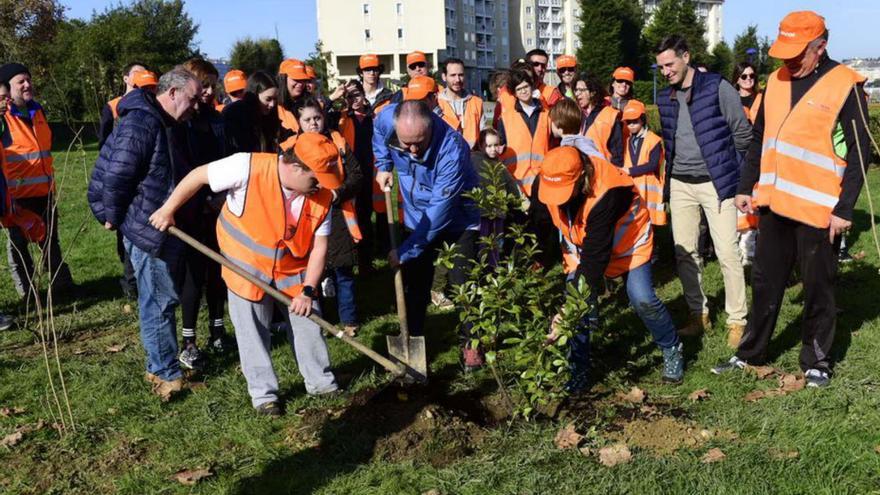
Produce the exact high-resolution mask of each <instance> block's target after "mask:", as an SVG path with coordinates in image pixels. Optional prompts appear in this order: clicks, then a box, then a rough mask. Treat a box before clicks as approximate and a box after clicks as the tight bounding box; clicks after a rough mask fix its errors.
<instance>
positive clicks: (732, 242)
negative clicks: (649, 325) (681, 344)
mask: <svg viewBox="0 0 880 495" xmlns="http://www.w3.org/2000/svg"><path fill="white" fill-rule="evenodd" d="M671 180H672V182H671V183H670V198H669V211H670V214H671V215H672V239H673V241H674V242H675V258H676V262H677V264H678V277H679V278H680V279H681V285H682V288H683V290H684V297H685V300H686V301H687V304H688V308H690V310H691V313H695V314H700V313H708V312H709V307H708V305H707V299H706V294H705V293H704V292H703V287H702V285H701V284H702V268H701V265H700V255H699V253H698V251H697V244H698V241H699V237H700V209H701V208H702V210H703V211H704V212H705V214H706V220H707V221H708V223H709V234H710V235H711V236H712V242H713V243H714V244H715V255H716V256H717V257H718V263H719V264H720V265H721V274H722V276H723V277H724V309H725V311H726V312H727V323H728V324H734V323H735V324H739V325H745V324H746V315H747V313H748V305H747V302H746V281H745V275H744V273H743V267H742V264H741V262H740V251H739V245H738V239H737V232H736V207H734V205H733V198H730V199H727V200H725V201H722V202H720V203H719V201H718V193H717V192H716V191H715V186H714V185H713V184H712V182H711V181H709V182H704V183H702V184H688V183H686V182H682V181H679V180H676V179H671Z"/></svg>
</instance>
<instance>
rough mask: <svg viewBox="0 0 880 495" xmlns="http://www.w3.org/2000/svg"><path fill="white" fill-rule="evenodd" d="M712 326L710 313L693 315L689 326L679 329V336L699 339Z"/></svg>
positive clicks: (689, 320)
mask: <svg viewBox="0 0 880 495" xmlns="http://www.w3.org/2000/svg"><path fill="white" fill-rule="evenodd" d="M711 326H712V320H710V319H709V313H701V314H691V316H690V318H689V319H688V324H687V325H685V326H684V327H683V328H679V329H678V334H679V335H681V336H682V337H697V336H699V335H701V334H702V333H703V332H705V331H706V329H708V328H709V327H711Z"/></svg>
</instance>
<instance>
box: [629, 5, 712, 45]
mask: <svg viewBox="0 0 880 495" xmlns="http://www.w3.org/2000/svg"><path fill="white" fill-rule="evenodd" d="M640 1H641V2H642V6H643V7H644V8H645V13H646V14H648V21H649V22H650V19H651V14H652V13H653V12H654V10H656V9H657V6H658V5H659V4H660V1H661V0H640ZM696 4H697V17H699V18H700V19H701V20H702V21H703V24H705V25H706V42H707V43H708V45H709V51H712V49H713V48H714V47H715V45H717V44H718V43H721V40H722V39H724V33H723V29H722V25H721V20H722V17H723V15H722V7H723V5H724V0H697V2H696Z"/></svg>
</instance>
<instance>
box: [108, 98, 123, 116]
mask: <svg viewBox="0 0 880 495" xmlns="http://www.w3.org/2000/svg"><path fill="white" fill-rule="evenodd" d="M121 100H122V97H121V96H117V97H116V98H113V99H112V100H110V101H108V102H107V106H109V107H110V113H111V114H113V120H116V119H118V118H119V102H120V101H121Z"/></svg>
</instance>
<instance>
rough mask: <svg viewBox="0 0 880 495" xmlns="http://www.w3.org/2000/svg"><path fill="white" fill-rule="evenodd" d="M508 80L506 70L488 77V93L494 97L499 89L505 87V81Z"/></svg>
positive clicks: (508, 76) (500, 70) (507, 71)
mask: <svg viewBox="0 0 880 495" xmlns="http://www.w3.org/2000/svg"><path fill="white" fill-rule="evenodd" d="M508 79H510V71H509V70H507V69H499V70H497V71H495V72H493V73H492V74H491V75H490V76H489V92H490V93H492V95H493V96H494V95H495V91H497V90H498V89H500V88H501V87H507V80H508Z"/></svg>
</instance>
